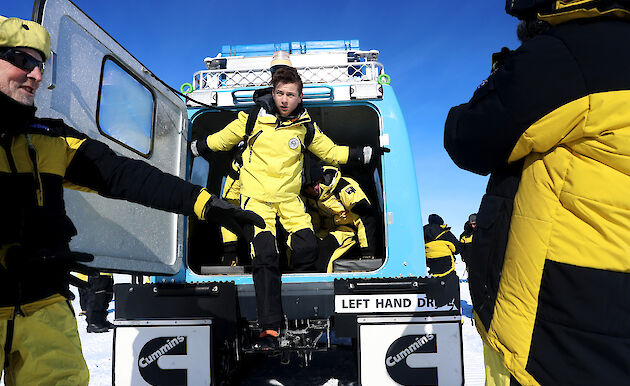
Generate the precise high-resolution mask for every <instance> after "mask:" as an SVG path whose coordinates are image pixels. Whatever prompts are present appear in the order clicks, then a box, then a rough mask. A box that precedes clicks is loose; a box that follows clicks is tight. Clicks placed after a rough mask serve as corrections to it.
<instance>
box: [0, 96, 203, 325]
mask: <svg viewBox="0 0 630 386" xmlns="http://www.w3.org/2000/svg"><path fill="white" fill-rule="evenodd" d="M34 114H35V108H34V107H30V106H24V105H22V104H20V103H17V102H15V101H14V100H13V99H11V98H9V97H8V96H6V95H4V94H2V93H0V187H1V189H0V213H2V216H1V218H0V263H2V264H0V318H2V317H10V316H11V314H10V313H8V314H7V312H10V309H11V308H12V307H14V306H18V305H19V306H22V305H24V307H21V308H22V310H25V311H27V312H28V311H29V310H30V311H35V310H36V308H37V304H39V306H43V305H46V304H47V303H46V302H51V301H55V300H59V299H60V298H61V296H60V295H59V294H67V293H68V283H67V279H66V275H65V274H64V272H54V271H50V270H45V269H44V268H42V267H39V266H37V265H34V266H32V267H31V268H30V270H29V272H10V271H9V270H8V269H7V268H5V267H6V265H5V264H4V258H5V254H6V252H7V249H8V248H9V246H11V245H16V244H18V245H23V246H27V247H29V248H32V249H34V250H37V249H46V250H58V249H67V248H68V244H69V242H70V239H71V238H72V237H73V236H74V235H76V232H77V230H76V229H75V227H74V225H73V224H72V222H71V221H70V219H69V218H68V216H67V215H66V210H65V204H64V198H63V189H64V187H68V188H73V189H80V190H84V191H92V192H97V193H98V194H100V195H102V196H105V197H110V198H119V199H125V200H128V201H131V202H135V203H139V204H142V205H145V206H149V207H152V208H156V209H162V210H167V211H170V212H175V213H181V214H185V215H192V214H194V213H195V204H197V209H198V211H199V209H200V207H202V206H203V205H202V204H200V203H198V202H196V201H197V199H198V198H199V199H202V198H204V199H205V201H207V199H208V198H209V197H210V196H209V194H208V193H207V192H204V194H200V191H201V187H199V186H195V185H192V184H189V183H187V182H185V181H183V180H181V179H179V178H177V177H175V176H172V175H170V174H166V173H163V172H162V171H160V170H158V169H157V168H155V167H153V166H150V165H149V164H147V163H145V162H142V161H138V160H133V159H129V158H125V157H121V156H118V155H116V154H115V153H114V152H113V151H112V150H111V149H110V148H109V147H107V146H106V145H105V144H103V143H101V142H98V141H95V140H92V139H90V138H88V137H87V136H86V135H85V134H83V133H81V132H79V131H77V130H75V129H73V128H71V127H69V126H67V125H66V124H64V123H63V121H61V120H55V119H40V118H35V116H34ZM204 203H205V202H204ZM94 237H98V235H94ZM42 300H44V301H43V303H42ZM38 302H39V303H38ZM33 304H35V306H33Z"/></svg>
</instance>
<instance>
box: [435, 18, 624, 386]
mask: <svg viewBox="0 0 630 386" xmlns="http://www.w3.org/2000/svg"><path fill="white" fill-rule="evenodd" d="M626 47H630V22H627V21H622V20H618V21H617V20H612V19H599V20H598V19H593V20H589V21H586V20H583V21H580V20H576V21H572V22H568V23H565V24H561V25H558V26H557V27H554V28H551V29H550V30H549V31H547V32H545V33H543V34H541V35H538V36H536V37H534V38H532V39H531V40H528V41H526V42H524V43H523V44H522V45H521V46H520V47H519V48H518V49H517V50H516V51H514V52H513V53H512V54H511V55H510V56H509V57H507V58H506V60H505V63H504V65H503V67H501V68H500V69H498V70H497V71H496V72H495V73H493V74H492V75H491V76H490V77H489V78H488V79H487V81H486V82H485V83H484V84H483V85H482V86H480V87H479V88H478V89H477V91H476V92H475V93H474V95H473V97H472V99H471V100H470V102H469V103H466V104H463V105H460V106H457V107H454V108H452V109H451V111H450V113H449V115H448V118H447V122H446V128H445V147H446V149H447V151H448V153H449V154H450V156H451V157H452V158H453V160H454V161H455V163H456V164H457V165H459V166H460V167H462V168H464V169H467V170H471V171H473V172H476V173H479V174H488V173H492V175H491V177H490V181H489V184H488V189H487V193H486V195H485V196H484V197H483V200H482V203H481V207H480V209H479V212H478V216H477V230H476V232H475V237H474V239H473V245H474V249H473V258H472V261H471V262H470V264H469V283H470V288H471V292H472V296H473V306H474V310H475V314H476V318H477V320H478V323H477V327H478V330H479V331H480V333H481V335H482V337H483V339H484V340H485V341H486V342H487V343H488V344H489V345H490V346H491V347H492V348H494V349H495V350H496V351H498V352H499V353H500V354H501V355H502V356H503V360H504V363H505V366H506V367H507V368H508V369H509V371H510V372H511V374H512V375H513V376H514V377H515V378H516V379H517V380H518V382H520V383H521V384H527V385H529V384H542V385H557V384H575V385H577V384H580V385H595V384H599V385H611V384H627V383H628V382H630V345H629V344H628V342H629V341H630V329H629V328H628V326H629V325H630V301H629V300H628V299H629V297H628V295H627V294H628V293H630V226H629V224H630V162H629V159H630V71H628V68H630V51H628V49H626Z"/></svg>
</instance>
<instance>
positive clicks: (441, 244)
mask: <svg viewBox="0 0 630 386" xmlns="http://www.w3.org/2000/svg"><path fill="white" fill-rule="evenodd" d="M422 231H423V233H424V253H425V255H426V259H427V268H429V274H431V275H432V276H436V277H441V276H446V275H448V274H449V273H451V272H454V271H455V255H456V254H458V253H459V252H460V244H459V241H457V238H456V237H455V235H454V234H453V233H451V228H450V227H449V226H447V225H446V224H435V223H429V224H426V225H425V226H424V227H422Z"/></svg>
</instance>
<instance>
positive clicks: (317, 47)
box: [221, 39, 359, 57]
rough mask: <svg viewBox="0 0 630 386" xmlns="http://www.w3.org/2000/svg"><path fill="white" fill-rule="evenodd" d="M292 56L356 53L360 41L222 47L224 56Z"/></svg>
mask: <svg viewBox="0 0 630 386" xmlns="http://www.w3.org/2000/svg"><path fill="white" fill-rule="evenodd" d="M279 50H282V51H286V52H288V53H290V54H306V53H309V52H311V53H312V52H328V51H354V50H359V40H357V39H353V40H314V41H304V42H284V43H266V44H237V45H227V44H226V45H223V46H221V55H222V56H245V57H248V56H265V55H273V53H274V52H276V51H279Z"/></svg>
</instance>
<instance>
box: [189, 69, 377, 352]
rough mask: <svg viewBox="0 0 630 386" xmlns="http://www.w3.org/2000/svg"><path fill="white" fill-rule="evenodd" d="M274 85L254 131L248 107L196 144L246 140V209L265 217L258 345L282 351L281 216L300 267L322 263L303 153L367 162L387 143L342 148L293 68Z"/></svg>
mask: <svg viewBox="0 0 630 386" xmlns="http://www.w3.org/2000/svg"><path fill="white" fill-rule="evenodd" d="M271 84H272V87H270V88H266V89H260V90H257V91H256V92H255V93H254V102H255V103H256V105H257V106H259V107H260V108H259V109H258V113H257V114H258V115H257V116H256V117H254V118H255V124H254V126H253V129H252V132H251V133H247V132H246V125H247V121H248V118H249V116H248V113H247V112H240V113H239V115H238V118H237V119H235V120H234V121H232V122H231V123H230V124H228V125H227V126H226V127H225V128H223V129H222V130H220V131H218V132H217V133H214V134H212V135H210V136H208V137H207V138H205V139H203V140H197V141H194V142H193V143H192V144H191V150H192V152H193V154H196V155H200V156H203V157H204V158H206V159H210V158H211V152H213V151H227V150H230V149H231V148H232V147H234V146H235V145H237V144H238V143H239V142H240V141H242V140H243V139H245V141H246V148H245V150H244V152H243V166H242V167H241V172H240V184H241V207H242V208H243V209H248V210H252V211H254V212H255V213H257V214H259V215H260V216H262V217H263V218H264V219H265V226H264V227H260V228H255V229H254V239H253V242H252V244H251V247H252V254H253V256H254V259H253V264H252V265H253V269H252V274H253V279H254V287H255V291H256V303H257V311H258V323H259V325H260V326H261V328H262V333H261V338H260V339H259V342H258V343H257V346H258V347H260V348H261V349H274V348H276V347H277V345H278V339H277V337H278V334H279V333H278V331H279V328H280V327H281V325H282V321H283V312H282V302H281V294H280V291H281V279H280V267H279V257H278V252H277V246H276V217H279V219H280V222H281V224H282V226H283V227H284V228H285V230H286V231H287V232H288V233H289V240H288V244H289V246H290V249H291V252H292V253H291V262H292V268H293V270H295V271H311V270H314V269H315V266H314V265H315V262H316V260H317V242H316V238H315V235H314V233H313V227H312V225H311V218H310V216H309V215H308V213H306V210H305V208H304V203H303V202H302V200H301V199H300V197H299V194H300V189H301V187H302V168H303V158H304V157H303V152H304V151H306V150H308V151H309V152H311V153H312V154H314V155H315V156H317V157H318V158H320V159H322V160H324V161H325V162H327V163H329V164H340V163H341V164H344V163H347V162H349V161H350V162H356V163H358V164H367V163H369V162H370V161H371V159H372V155H375V156H376V155H377V152H378V151H379V149H373V148H372V147H371V146H361V147H353V148H350V147H349V146H338V145H335V143H334V142H333V141H332V140H331V139H330V138H328V137H327V136H326V135H325V134H324V133H323V132H322V131H321V130H319V128H318V127H317V125H316V124H315V123H314V122H312V121H311V117H310V115H309V114H308V111H307V110H306V109H305V108H304V107H303V106H302V80H301V78H300V75H299V74H298V72H297V70H296V69H295V68H293V67H282V68H279V69H277V70H276V71H275V72H274V74H273V77H272V80H271Z"/></svg>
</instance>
